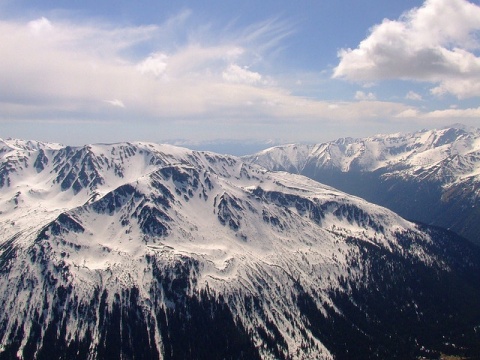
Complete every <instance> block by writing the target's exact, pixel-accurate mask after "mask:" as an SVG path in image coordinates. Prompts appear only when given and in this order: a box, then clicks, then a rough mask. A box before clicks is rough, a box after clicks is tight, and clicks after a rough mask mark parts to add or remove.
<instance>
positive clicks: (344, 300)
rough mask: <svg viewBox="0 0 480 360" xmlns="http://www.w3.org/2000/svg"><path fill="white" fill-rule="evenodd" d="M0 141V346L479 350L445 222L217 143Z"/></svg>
mask: <svg viewBox="0 0 480 360" xmlns="http://www.w3.org/2000/svg"><path fill="white" fill-rule="evenodd" d="M1 144H2V148H1V150H0V151H1V156H2V163H1V166H0V179H1V180H0V181H1V183H0V224H1V227H0V228H1V230H0V231H1V233H0V308H1V309H3V311H2V312H0V359H15V358H20V359H47V358H48V359H67V358H68V359H106V358H109V359H152V358H161V359H185V358H189V359H195V358H202V359H225V358H231V359H233V358H235V359H237V358H243V359H255V358H263V359H313V358H316V359H333V358H336V359H351V358H356V359H361V358H413V357H416V356H420V355H422V356H430V355H432V354H434V355H435V354H438V353H439V352H440V351H442V352H451V353H457V354H467V355H472V354H473V355H476V354H480V349H478V346H477V345H478V344H479V343H480V342H479V335H480V334H479V330H478V329H479V326H480V310H479V309H478V301H480V255H479V253H478V250H477V249H476V248H475V247H473V245H472V246H471V245H470V244H469V243H467V242H465V241H464V240H463V239H462V238H459V237H456V236H455V235H454V234H452V233H447V232H445V231H442V230H439V229H433V228H428V227H426V226H421V225H416V224H414V223H411V222H408V221H406V220H404V219H403V218H401V217H400V216H398V215H396V214H395V213H393V212H391V211H389V210H387V209H385V208H382V207H379V206H376V205H372V204H370V203H368V202H366V201H364V200H362V199H360V198H356V197H353V196H349V195H346V194H345V193H342V192H340V191H338V190H335V189H333V188H331V187H328V186H325V185H321V184H319V183H317V182H315V181H313V180H310V179H308V178H306V177H303V176H300V175H293V174H288V173H284V172H283V173H280V172H278V173H277V172H269V171H267V170H265V169H263V168H262V167H260V166H257V165H248V164H246V163H244V162H243V161H241V160H240V159H239V158H235V157H231V156H221V155H217V154H214V153H208V152H196V151H191V150H187V149H183V148H178V147H174V146H169V145H158V144H149V143H140V142H138V143H122V144H112V145H106V144H97V145H89V146H84V147H69V146H66V147H64V146H61V145H57V144H44V143H38V142H26V141H20V140H15V141H14V140H4V141H3V142H2V143H1ZM452 289H455V292H456V293H455V294H453V293H452V291H451V290H452ZM458 294H463V295H465V296H458ZM392 319H396V321H391V320H392Z"/></svg>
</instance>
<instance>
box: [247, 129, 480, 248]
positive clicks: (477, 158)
mask: <svg viewBox="0 0 480 360" xmlns="http://www.w3.org/2000/svg"><path fill="white" fill-rule="evenodd" d="M243 159H244V160H245V161H246V162H248V163H256V164H259V165H261V166H264V167H265V168H267V169H269V170H274V171H278V170H283V171H288V172H294V173H298V174H302V175H305V176H308V177H310V178H312V179H314V180H317V181H319V182H321V183H325V184H329V185H331V186H334V187H336V188H339V189H341V190H343V191H345V192H347V193H350V194H354V195H357V196H360V197H362V198H365V199H367V200H369V201H371V202H374V203H377V204H380V205H382V206H386V207H388V208H390V209H392V210H393V211H395V212H397V213H399V214H400V215H402V216H404V217H406V218H409V219H414V220H418V221H421V222H425V223H430V224H433V225H438V226H443V227H445V228H450V229H452V230H454V231H456V232H457V233H459V234H461V235H463V236H466V237H467V238H469V239H470V240H471V241H473V242H475V243H477V244H480V239H479V238H478V230H479V229H478V226H477V225H476V222H478V217H479V215H480V214H479V213H478V211H479V210H478V208H479V201H480V130H479V129H476V128H467V127H464V126H457V127H449V128H444V129H441V130H422V131H418V132H414V133H408V134H401V133H397V134H386V135H376V136H372V137H368V138H361V139H353V138H342V139H338V140H335V141H331V142H328V143H323V144H317V145H304V146H302V145H287V146H283V147H274V148H270V149H267V150H264V151H262V152H260V153H257V154H254V155H251V156H246V157H243ZM432 209H434V211H432Z"/></svg>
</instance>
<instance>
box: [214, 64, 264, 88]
mask: <svg viewBox="0 0 480 360" xmlns="http://www.w3.org/2000/svg"><path fill="white" fill-rule="evenodd" d="M222 77H223V79H224V80H226V81H228V82H234V83H245V84H258V83H260V82H261V80H262V75H260V74H259V73H257V72H254V71H250V70H248V69H247V68H244V67H240V66H238V65H237V64H231V65H230V66H228V67H227V68H226V69H225V70H224V71H223V73H222Z"/></svg>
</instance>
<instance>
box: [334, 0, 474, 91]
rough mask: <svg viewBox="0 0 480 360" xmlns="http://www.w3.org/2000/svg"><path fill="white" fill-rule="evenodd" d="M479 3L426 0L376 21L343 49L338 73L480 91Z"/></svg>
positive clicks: (361, 78) (355, 77) (363, 78)
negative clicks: (350, 46) (396, 15)
mask: <svg viewBox="0 0 480 360" xmlns="http://www.w3.org/2000/svg"><path fill="white" fill-rule="evenodd" d="M479 31H480V7H479V6H478V5H475V4H473V3H470V2H468V1H466V0H427V1H425V3H424V5H423V6H422V7H420V8H414V9H412V10H411V11H409V12H407V13H405V14H403V15H402V16H401V17H400V18H399V19H398V20H394V21H392V20H387V19H386V20H384V21H383V22H382V23H381V24H379V25H377V26H374V27H373V28H372V29H371V31H370V34H369V36H368V37H367V38H366V39H364V40H363V41H362V42H360V44H359V45H358V47H357V48H356V49H342V50H341V51H340V52H339V57H340V62H339V64H338V66H337V67H336V68H335V69H334V73H333V77H334V78H344V79H347V80H352V81H360V82H370V81H378V80H385V79H405V80H416V81H427V82H431V83H434V84H436V86H435V87H434V88H433V89H432V90H431V92H432V94H435V95H442V94H446V93H450V94H453V95H455V96H457V97H459V98H467V97H473V96H480V57H479V56H478V49H479V48H480V43H479V37H478V34H479Z"/></svg>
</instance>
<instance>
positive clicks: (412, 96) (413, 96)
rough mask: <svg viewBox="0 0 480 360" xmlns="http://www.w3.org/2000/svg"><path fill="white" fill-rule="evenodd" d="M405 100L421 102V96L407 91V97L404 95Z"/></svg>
mask: <svg viewBox="0 0 480 360" xmlns="http://www.w3.org/2000/svg"><path fill="white" fill-rule="evenodd" d="M405 99H407V100H414V101H422V100H423V98H422V95H420V94H418V93H416V92H415V91H409V92H408V93H407V95H405Z"/></svg>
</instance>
